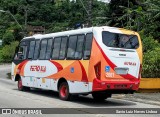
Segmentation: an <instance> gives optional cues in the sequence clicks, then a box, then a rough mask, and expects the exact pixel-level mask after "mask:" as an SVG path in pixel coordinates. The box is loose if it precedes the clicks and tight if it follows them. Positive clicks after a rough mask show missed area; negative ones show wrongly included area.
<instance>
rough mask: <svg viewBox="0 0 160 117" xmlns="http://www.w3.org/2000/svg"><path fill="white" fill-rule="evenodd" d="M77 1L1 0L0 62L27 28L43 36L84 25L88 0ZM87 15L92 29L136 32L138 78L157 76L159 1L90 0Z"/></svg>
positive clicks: (159, 60) (159, 61) (6, 58)
mask: <svg viewBox="0 0 160 117" xmlns="http://www.w3.org/2000/svg"><path fill="white" fill-rule="evenodd" d="M81 1H83V4H82V3H81ZM81 1H80V0H76V2H75V1H72V2H70V0H3V1H2V0H1V1H0V10H4V11H7V12H2V11H1V12H0V39H2V40H3V46H2V47H0V61H1V62H9V61H11V58H12V55H13V53H14V51H13V50H14V48H15V46H16V45H17V44H18V43H17V41H20V40H21V39H22V37H23V36H24V35H25V34H27V33H28V32H27V25H32V26H43V27H45V33H50V32H57V31H63V30H69V29H73V28H75V26H76V24H87V22H88V14H87V12H86V10H88V0H81ZM83 5H84V7H85V8H86V9H85V8H84V7H83ZM9 12H10V13H11V14H13V16H14V17H15V18H16V19H17V21H18V22H19V24H20V25H18V23H16V22H15V19H14V18H13V17H12V16H11V15H10V14H9ZM91 16H92V18H91V23H92V26H101V25H109V26H115V27H121V28H126V29H131V30H134V31H137V32H139V33H140V35H141V38H142V41H143V51H144V60H143V74H142V76H143V77H160V74H159V73H160V52H159V51H160V43H159V41H160V33H159V32H160V1H159V0H111V2H110V3H109V4H108V3H103V2H100V1H97V0H93V3H92V15H91ZM20 26H21V27H22V29H23V30H22V29H21V27H20Z"/></svg>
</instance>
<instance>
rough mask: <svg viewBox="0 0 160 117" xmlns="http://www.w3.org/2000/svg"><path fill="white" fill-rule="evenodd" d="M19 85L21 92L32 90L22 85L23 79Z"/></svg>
mask: <svg viewBox="0 0 160 117" xmlns="http://www.w3.org/2000/svg"><path fill="white" fill-rule="evenodd" d="M17 85H18V90H19V91H29V90H30V87H25V86H23V85H22V79H21V78H19V80H18V84H17Z"/></svg>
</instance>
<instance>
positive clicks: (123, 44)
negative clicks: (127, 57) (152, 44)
mask: <svg viewBox="0 0 160 117" xmlns="http://www.w3.org/2000/svg"><path fill="white" fill-rule="evenodd" d="M102 41H103V43H104V44H105V45H106V46H108V47H115V48H126V49H137V48H138V47H139V42H138V38H137V36H136V35H126V34H119V33H112V32H108V31H103V32H102Z"/></svg>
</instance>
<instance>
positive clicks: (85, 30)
mask: <svg viewBox="0 0 160 117" xmlns="http://www.w3.org/2000/svg"><path fill="white" fill-rule="evenodd" d="M102 28H105V29H107V30H111V32H112V31H113V32H119V30H126V29H123V28H117V27H109V26H101V27H89V28H82V29H74V30H69V31H63V32H55V33H48V34H35V35H33V36H29V37H25V38H23V39H22V40H25V39H31V38H34V39H42V38H50V37H58V36H68V35H74V34H82V33H89V32H93V30H100V29H101V30H102ZM126 31H131V30H126ZM132 32H134V31H132Z"/></svg>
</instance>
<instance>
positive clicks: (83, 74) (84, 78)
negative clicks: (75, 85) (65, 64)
mask: <svg viewBox="0 0 160 117" xmlns="http://www.w3.org/2000/svg"><path fill="white" fill-rule="evenodd" d="M78 62H79V64H80V66H81V70H82V79H81V81H82V82H88V78H87V73H86V70H85V68H84V66H83V65H82V63H81V62H80V61H78Z"/></svg>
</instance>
